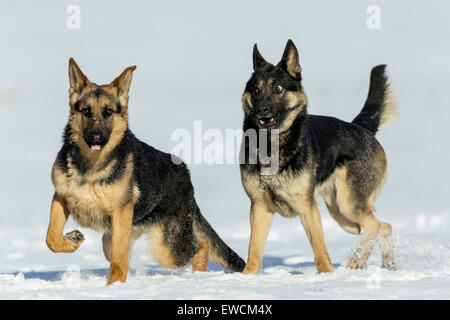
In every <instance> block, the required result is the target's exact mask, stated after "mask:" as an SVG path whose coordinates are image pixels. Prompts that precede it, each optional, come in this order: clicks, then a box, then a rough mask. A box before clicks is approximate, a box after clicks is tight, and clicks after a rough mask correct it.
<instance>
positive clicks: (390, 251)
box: [377, 221, 396, 270]
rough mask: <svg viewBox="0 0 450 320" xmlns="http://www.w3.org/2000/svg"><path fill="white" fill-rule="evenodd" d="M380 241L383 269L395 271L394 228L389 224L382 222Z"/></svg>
mask: <svg viewBox="0 0 450 320" xmlns="http://www.w3.org/2000/svg"><path fill="white" fill-rule="evenodd" d="M377 238H378V241H380V243H381V258H382V264H381V266H382V267H383V268H386V269H389V270H395V269H396V267H395V263H394V244H393V243H392V227H391V225H390V224H389V223H386V222H381V221H380V231H379V232H378V237H377Z"/></svg>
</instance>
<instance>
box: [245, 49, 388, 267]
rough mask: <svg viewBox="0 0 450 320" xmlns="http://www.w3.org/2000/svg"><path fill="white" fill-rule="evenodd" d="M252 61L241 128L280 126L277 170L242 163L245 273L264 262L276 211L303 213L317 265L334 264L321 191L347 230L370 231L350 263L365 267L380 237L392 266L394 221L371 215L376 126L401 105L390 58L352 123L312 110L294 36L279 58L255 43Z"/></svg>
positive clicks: (380, 164) (250, 148)
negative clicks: (247, 225) (246, 209)
mask: <svg viewBox="0 0 450 320" xmlns="http://www.w3.org/2000/svg"><path fill="white" fill-rule="evenodd" d="M253 69H254V72H253V74H252V76H251V78H250V80H249V81H248V82H247V85H246V87H245V91H244V94H243V96H242V104H243V108H244V113H245V119H244V132H246V131H247V130H249V129H253V130H260V129H267V130H268V139H272V138H271V137H273V136H274V135H273V133H274V132H275V131H273V130H274V129H278V135H279V137H278V143H279V145H278V153H279V154H278V156H279V167H278V171H277V173H276V174H273V175H261V174H260V171H261V168H262V167H263V165H262V163H261V161H259V160H258V162H257V163H256V164H250V163H249V162H248V161H246V162H245V163H244V164H241V178H242V183H243V185H244V188H245V190H246V192H247V194H248V196H249V197H250V200H251V209H250V221H251V239H250V245H249V255H248V262H247V265H246V267H245V269H244V273H253V274H256V273H258V272H259V271H260V269H261V260H262V254H263V249H264V243H265V241H266V237H267V233H268V231H269V227H270V224H271V221H272V217H273V214H274V212H278V213H280V214H281V215H282V216H284V217H295V216H300V220H301V223H302V225H303V227H304V229H305V231H306V235H307V236H308V239H309V242H310V243H311V246H312V248H313V251H314V262H315V264H316V267H317V270H318V271H319V272H331V271H333V265H332V263H331V261H330V257H329V255H328V252H327V248H326V246H325V241H324V236H323V230H322V225H321V219H320V214H319V211H318V209H317V202H316V199H317V196H318V195H322V196H323V198H324V200H325V202H326V205H327V207H328V210H329V211H330V213H331V216H332V217H333V218H334V219H335V220H336V221H337V222H338V224H339V225H340V226H341V227H342V228H343V229H344V230H345V231H347V232H350V233H353V234H359V233H360V232H361V231H362V232H363V233H364V234H365V237H364V239H363V241H362V244H361V247H359V248H358V249H357V251H356V252H355V254H354V255H353V256H352V257H351V259H350V261H349V262H348V267H350V268H362V267H363V266H364V264H365V263H366V261H367V259H368V257H369V255H370V252H371V250H372V247H373V242H374V241H373V240H378V241H380V242H381V248H382V264H383V267H385V268H389V269H393V268H394V267H395V266H394V260H393V245H392V240H391V233H392V229H391V226H390V225H389V224H388V223H385V222H381V221H379V220H377V219H376V218H375V217H374V215H373V212H374V210H375V208H374V206H373V203H374V201H375V198H376V197H377V195H378V193H379V192H380V190H381V188H382V186H383V183H384V181H385V179H386V167H387V165H386V157H385V153H384V151H383V148H382V147H381V145H380V143H379V142H378V141H377V140H376V139H375V134H376V132H377V130H378V128H380V127H382V126H384V125H387V124H390V123H392V122H393V121H394V120H395V113H396V107H395V104H394V101H393V99H392V95H391V90H390V88H389V84H388V83H387V77H386V75H385V65H380V66H377V67H375V68H373V69H372V73H371V77H370V88H369V94H368V97H367V100H366V103H365V105H364V107H363V109H362V111H361V112H360V113H359V115H358V116H357V117H356V118H355V119H354V120H353V121H352V122H351V123H349V122H345V121H342V120H339V119H336V118H332V117H325V116H316V115H309V114H308V113H307V110H306V109H307V107H306V106H307V98H306V95H305V93H304V91H303V87H302V76H301V71H302V69H301V68H300V64H299V57H298V52H297V48H296V47H295V45H294V43H293V42H292V41H291V40H289V41H288V42H287V44H286V48H285V50H284V54H283V57H282V59H281V61H280V62H279V63H278V64H277V65H276V66H273V65H272V64H270V63H268V62H266V61H265V60H264V58H263V57H262V56H261V54H260V53H259V52H258V48H257V46H256V44H255V46H254V49H253ZM259 145H260V141H258V145H255V144H251V143H249V141H248V140H247V139H244V141H243V144H242V150H243V151H245V154H246V155H248V154H251V153H258V152H260V151H259V149H258V146H259ZM266 145H268V143H267V144H266ZM255 148H256V150H255ZM269 152H270V151H269ZM272 156H273V155H272ZM246 157H247V156H246Z"/></svg>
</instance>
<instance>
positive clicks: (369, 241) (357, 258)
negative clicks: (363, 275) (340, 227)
mask: <svg viewBox="0 0 450 320" xmlns="http://www.w3.org/2000/svg"><path fill="white" fill-rule="evenodd" d="M358 224H359V225H360V226H361V229H362V230H363V234H364V235H363V240H362V241H361V244H360V246H359V247H358V248H357V249H356V251H355V253H354V254H353V255H352V257H351V258H350V260H349V262H348V264H347V267H349V268H351V269H359V268H362V267H364V265H365V264H366V262H367V259H368V258H369V256H370V253H371V252H372V249H373V245H374V241H375V238H376V236H377V233H378V230H379V229H380V222H379V221H378V220H377V219H376V218H375V217H374V216H373V214H372V213H371V212H368V213H366V214H363V215H362V216H360V217H359V218H358Z"/></svg>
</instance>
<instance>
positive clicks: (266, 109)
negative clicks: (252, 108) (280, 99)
mask: <svg viewBox="0 0 450 320" xmlns="http://www.w3.org/2000/svg"><path fill="white" fill-rule="evenodd" d="M257 112H258V113H259V114H261V115H265V114H268V113H269V112H270V108H269V107H268V106H266V105H263V106H259V107H258V109H257Z"/></svg>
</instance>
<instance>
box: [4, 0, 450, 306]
mask: <svg viewBox="0 0 450 320" xmlns="http://www.w3.org/2000/svg"><path fill="white" fill-rule="evenodd" d="M73 3H75V4H77V5H79V7H80V9H81V29H80V30H68V29H67V26H66V22H67V17H68V14H67V13H66V10H67V7H68V6H69V5H70V4H73ZM105 3H106V1H88V0H77V1H58V2H55V1H51V0H43V1H39V2H38V1H32V0H28V1H25V0H24V1H13V0H2V1H1V2H0V38H1V39H2V50H1V51H0V123H1V124H0V153H1V155H0V204H1V205H0V299H122V298H123V299H203V298H204V299H326V298H330V299H372V298H374V299H409V298H418V299H450V197H449V195H450V184H449V181H450V180H449V176H448V174H449V173H448V172H449V171H448V166H449V163H450V151H449V150H450V149H449V145H450V132H449V126H448V123H449V120H450V108H449V106H448V90H449V88H450V77H449V76H448V75H449V73H450V63H449V62H448V61H449V60H448V57H449V56H450V45H449V42H448V36H447V34H444V33H448V30H449V29H450V28H449V26H448V25H449V20H448V12H449V10H450V5H449V3H448V2H446V1H443V0H442V1H433V2H430V1H428V2H423V3H419V2H415V3H412V2H410V1H387V0H378V1H376V4H377V5H378V6H379V7H380V9H381V19H382V20H381V29H379V30H369V29H368V28H367V26H366V20H367V17H368V15H367V13H366V9H367V8H368V6H369V5H373V4H374V3H373V1H366V0H364V1H361V0H352V1H346V2H345V4H344V3H342V2H336V1H328V2H326V3H325V2H313V1H289V0H282V1H276V2H274V1H265V0H258V1H254V2H253V1H245V2H243V1H237V0H236V1H232V0H230V1H214V2H211V1H207V0H203V1H202V0H199V1H195V2H183V1H147V2H143V1H137V0H135V1H132V0H130V1H127V2H123V1H119V0H116V1H114V0H110V1H108V2H107V5H105ZM118 22H120V23H118ZM288 38H292V40H293V41H294V42H295V44H296V45H297V47H298V48H299V52H300V63H301V66H302V69H303V71H302V75H303V84H304V87H305V90H306V93H307V94H308V100H309V111H310V112H311V113H315V114H324V115H331V116H336V117H339V118H341V119H344V120H351V119H352V118H353V117H354V116H355V115H356V114H357V113H358V112H359V110H360V109H361V107H362V105H363V101H364V99H365V97H366V94H367V89H368V80H369V72H370V69H371V68H372V67H373V66H374V65H377V64H381V63H387V64H388V73H389V76H390V80H391V82H392V87H393V89H394V93H395V96H396V97H397V101H398V106H399V115H400V116H399V121H398V122H397V123H396V124H394V125H392V126H389V127H386V128H382V129H381V130H380V132H379V134H377V138H378V139H379V140H380V142H381V143H382V145H383V148H384V149H385V151H386V153H387V158H388V166H389V173H388V180H387V183H386V186H385V188H384V190H383V192H382V193H381V195H380V197H379V199H378V201H377V202H376V206H377V212H376V216H377V217H379V218H380V219H381V220H383V221H387V222H389V223H391V224H392V226H393V228H394V242H395V245H396V248H395V251H396V261H397V267H398V269H397V271H386V270H383V269H380V268H379V266H380V264H381V263H380V252H379V250H378V249H377V250H375V251H374V253H373V255H372V257H371V258H370V260H369V262H368V264H367V267H366V268H365V269H363V270H357V271H353V270H347V269H345V267H344V266H345V264H346V260H347V259H348V257H349V256H350V254H351V253H352V248H354V247H355V246H356V244H357V241H358V237H356V236H353V235H349V234H346V233H345V232H344V231H343V230H341V229H340V228H339V227H338V226H337V224H336V223H335V222H334V221H333V220H332V219H331V218H330V216H329V214H328V212H327V210H326V208H324V206H323V205H321V207H320V209H321V215H322V219H323V225H324V230H325V239H326V243H327V246H328V250H329V253H330V256H331V259H332V262H333V263H334V264H335V272H334V273H331V274H317V273H316V270H315V267H314V264H313V256H312V250H311V247H310V245H309V243H308V241H307V238H306V236H305V233H304V231H303V230H302V227H301V225H300V222H299V221H298V219H295V220H288V219H283V218H281V217H279V216H278V217H276V219H274V223H273V226H272V229H271V232H270V235H269V239H268V242H267V244H266V250H265V255H264V265H263V272H262V274H261V275H258V276H244V275H241V274H233V273H228V272H225V271H224V270H222V269H221V268H220V267H218V266H217V265H214V264H211V265H210V272H208V273H196V274H192V273H191V272H190V270H189V268H186V269H184V270H179V271H175V272H172V271H168V270H164V269H161V268H160V267H159V266H157V265H156V264H155V263H154V262H153V260H152V259H151V258H150V257H148V255H147V254H146V243H145V239H141V240H139V241H138V242H137V243H136V246H135V249H134V252H133V255H132V261H131V268H132V270H131V273H130V275H129V277H128V281H127V283H125V284H114V285H112V286H110V287H106V286H105V284H106V277H107V273H108V264H107V262H106V260H105V259H104V257H103V253H102V249H101V235H100V234H97V233H94V232H92V231H89V230H86V229H82V228H80V230H81V231H82V232H83V233H84V234H85V236H86V241H85V242H84V243H83V244H82V246H81V247H80V249H79V250H78V251H77V252H76V253H74V254H55V253H52V252H51V251H50V250H49V249H48V248H47V247H46V245H45V240H44V239H45V232H46V227H47V224H48V218H49V206H50V201H51V197H52V194H53V188H52V185H51V182H50V170H51V166H52V163H53V161H54V158H55V156H56V154H57V152H58V150H59V148H60V146H61V133H62V130H63V128H64V126H65V123H66V121H67V117H68V111H69V108H68V79H67V62H68V59H69V57H74V58H75V59H76V61H77V62H78V63H79V65H80V67H81V69H82V70H83V72H85V73H86V75H87V76H88V77H89V78H91V80H92V81H94V82H97V83H107V82H109V81H111V80H112V79H114V77H116V76H117V75H119V74H120V72H121V71H122V70H123V69H124V68H125V67H127V66H130V65H137V67H138V68H137V70H136V71H135V74H134V76H133V82H132V85H131V91H130V107H129V112H130V127H131V129H132V130H133V131H134V133H135V134H136V135H137V136H138V137H139V138H140V139H142V140H143V141H145V142H148V143H149V144H151V145H153V146H154V147H156V148H159V149H161V150H164V151H166V152H169V151H170V150H171V149H172V148H173V147H174V145H175V143H174V142H173V141H171V140H170V137H171V134H172V133H173V132H174V130H176V129H179V128H186V129H188V130H192V129H193V123H194V121H197V120H201V121H203V126H204V128H205V129H208V128H215V129H219V130H220V131H221V132H225V130H226V129H239V128H240V127H241V124H242V110H241V105H240V96H241V94H242V92H243V90H244V85H245V82H246V80H247V79H248V78H249V77H250V74H251V71H252V62H251V54H252V46H253V44H254V43H255V42H256V43H258V47H259V49H260V52H261V53H262V55H263V56H264V57H265V58H266V59H267V60H269V61H271V62H273V63H277V62H278V60H279V59H280V57H281V55H282V52H283V48H284V45H285V43H286V41H287V39H288ZM119 39H120V40H119ZM418 44H419V45H418ZM189 167H190V170H191V176H192V181H193V184H194V186H195V192H196V199H197V202H198V203H199V206H200V208H201V210H202V213H203V214H204V215H205V217H206V218H207V219H208V221H209V222H210V223H211V225H212V226H213V227H214V228H215V229H216V230H217V231H218V233H219V234H220V235H221V236H222V238H223V239H224V240H225V241H226V242H227V243H228V244H229V245H230V246H231V247H232V248H233V249H235V250H236V251H237V252H238V253H239V254H240V255H241V256H242V258H244V259H246V258H247V249H248V241H249V235H250V224H249V219H248V211H249V200H248V198H247V196H246V195H245V193H244V190H243V188H242V186H241V182H240V176H239V168H238V165H237V164H234V165H206V164H197V165H189ZM75 228H78V227H77V226H76V225H75V224H74V222H73V221H72V220H70V221H69V223H68V225H67V227H66V231H70V230H73V229H75Z"/></svg>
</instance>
